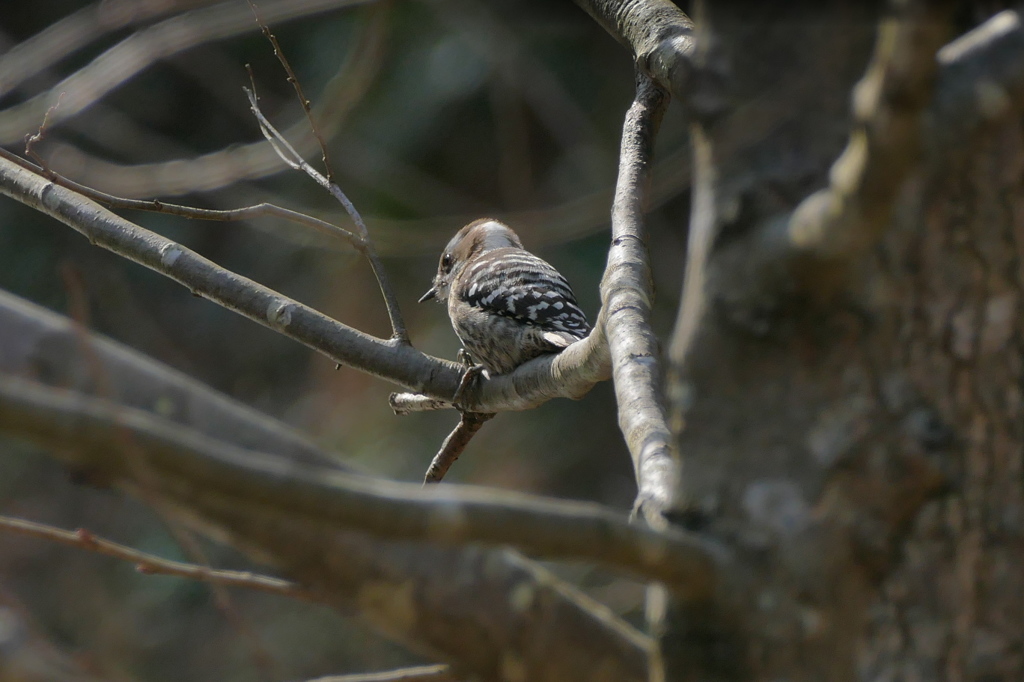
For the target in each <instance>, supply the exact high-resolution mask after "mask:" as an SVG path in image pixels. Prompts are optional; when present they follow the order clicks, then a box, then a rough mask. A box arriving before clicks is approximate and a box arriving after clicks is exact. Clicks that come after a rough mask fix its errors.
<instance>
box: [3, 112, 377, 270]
mask: <svg viewBox="0 0 1024 682" xmlns="http://www.w3.org/2000/svg"><path fill="white" fill-rule="evenodd" d="M40 130H41V131H42V128H41V129H40ZM33 137H36V136H33ZM0 156H2V157H3V158H5V159H7V160H8V161H11V162H13V163H16V164H18V165H19V166H21V167H22V168H25V169H27V170H30V171H33V172H35V173H39V174H40V175H42V176H44V177H46V178H47V179H49V180H50V181H52V182H54V183H56V184H58V185H60V186H61V187H67V188H68V189H70V190H73V191H75V192H78V193H79V194H81V195H82V196H84V197H88V198H89V199H92V200H93V201H95V202H97V203H100V204H103V205H104V206H110V207H111V208H120V209H127V210H134V211H150V212H153V213H167V214H169V215H176V216H181V217H182V218H192V219H195V220H212V221H216V222H234V221H240V220H252V219H253V218H280V219H281V220H287V221H289V222H293V223H296V224H299V225H306V226H307V227H312V228H314V229H316V230H319V231H320V232H323V233H324V234H327V235H330V236H332V237H340V238H341V239H344V240H345V241H347V242H348V243H349V244H351V245H352V246H354V247H355V248H356V249H358V250H359V251H362V250H363V248H364V247H365V241H364V240H363V238H362V237H360V236H358V235H356V234H353V233H352V232H349V231H348V230H346V229H344V228H342V227H338V226H337V225H332V224H331V223H329V222H327V221H325V220H320V219H319V218H314V217H313V216H309V215H306V214H305V213H299V212H298V211H293V210H291V209H287V208H282V207H281V206H277V205H275V204H267V203H263V204H255V205H253V206H244V207H242V208H235V209H227V210H212V209H206V208H196V207H194V206H182V205H180V204H168V203H165V202H163V201H160V200H158V199H151V200H148V201H144V200H140V199H125V198H122V197H116V196H114V195H112V194H107V193H106V192H100V191H98V190H95V189H92V188H90V187H86V186H85V185H82V184H79V183H77V182H75V181H74V180H70V179H68V178H65V177H64V176H63V175H60V174H59V173H57V172H55V171H53V170H51V169H49V168H44V167H41V166H38V165H36V164H33V163H30V162H28V161H25V160H24V159H22V158H20V157H19V156H17V155H15V154H12V153H10V152H9V151H7V150H6V149H3V148H0Z"/></svg>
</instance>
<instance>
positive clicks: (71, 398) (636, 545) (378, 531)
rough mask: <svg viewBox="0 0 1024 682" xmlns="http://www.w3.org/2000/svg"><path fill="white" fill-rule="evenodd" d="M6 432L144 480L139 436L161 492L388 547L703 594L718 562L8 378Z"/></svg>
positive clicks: (700, 553)
mask: <svg viewBox="0 0 1024 682" xmlns="http://www.w3.org/2000/svg"><path fill="white" fill-rule="evenodd" d="M0 429H3V431H5V432H6V433H9V434H11V435H15V436H19V437H22V438H27V439H29V440H32V441H34V442H37V443H40V444H42V445H45V446H47V447H50V448H56V449H59V450H60V451H61V453H64V452H67V453H69V454H67V455H66V456H67V457H68V458H69V459H70V461H71V462H72V463H75V464H79V465H82V466H85V467H87V468H88V469H90V470H93V469H94V470H96V471H97V472H98V473H99V474H100V475H101V476H113V477H115V478H130V479H134V478H135V477H136V471H135V469H134V467H132V466H131V465H130V463H129V462H125V458H124V457H122V456H121V455H120V454H119V450H120V447H119V442H120V441H119V437H118V433H128V434H130V435H131V437H132V440H133V442H135V443H137V444H138V447H139V448H140V450H141V451H143V452H145V453H146V465H147V468H148V469H150V470H152V471H153V472H155V474H154V475H153V476H150V475H149V472H148V471H147V479H148V478H153V479H155V480H154V481H153V484H154V485H160V483H161V481H160V477H187V478H188V479H189V482H190V484H191V485H198V486H201V487H202V488H203V489H204V490H211V491H217V492H219V493H221V494H223V495H226V496H229V497H237V498H240V499H259V500H260V501H261V503H262V504H263V506H264V507H265V508H267V509H274V510H276V511H278V512H280V513H287V514H290V515H294V516H299V517H302V518H306V519H310V520H316V521H317V522H319V523H324V524H331V525H334V526H336V527H338V528H343V529H358V530H362V531H367V532H370V533H373V534H374V535H377V536H379V537H382V538H387V539H396V540H397V539H401V540H416V541H423V542H435V543H445V544H462V543H467V542H482V543H488V544H507V545H511V546H516V547H519V548H521V549H524V550H526V551H528V552H531V553H533V554H537V555H540V556H545V557H547V558H552V559H553V558H562V559H586V560H595V561H599V562H602V563H606V564H608V565H611V566H615V567H618V568H620V569H625V570H627V571H632V572H635V573H638V574H640V575H646V576H648V577H653V578H657V579H659V580H663V581H666V582H670V583H673V584H674V585H678V586H679V589H680V590H681V591H683V592H689V591H691V590H692V591H694V592H696V593H703V592H706V590H707V589H708V588H707V585H708V583H709V581H710V575H711V574H712V573H713V571H714V569H715V564H716V563H717V562H718V558H717V556H716V555H715V553H714V550H713V549H711V548H710V547H705V546H704V545H703V544H701V543H700V542H699V541H697V540H696V539H694V538H692V537H689V536H687V535H684V534H682V533H659V532H656V531H653V530H650V529H648V528H646V527H644V526H634V525H631V524H629V523H628V522H627V520H626V519H625V518H624V517H622V516H620V515H619V514H617V513H614V512H612V511H610V510H607V509H605V508H602V507H601V506H599V505H594V504H585V503H576V502H563V501H559V500H553V499H544V498H537V497H532V496H528V495H518V494H512V493H503V492H499V491H496V490H487V489H474V488H469V487H464V486H459V487H448V486H445V487H443V488H440V489H439V488H435V487H432V488H430V489H426V490H425V489H423V488H421V487H420V486H418V485H415V484H407V483H393V482H390V481H384V480H378V479H373V478H369V477H365V476H351V475H348V474H345V473H342V472H339V471H336V470H335V471H330V470H324V469H320V468H313V467H308V466H303V465H299V464H297V463H289V462H287V461H285V460H282V459H280V458H278V457H274V456H273V455H268V454H266V453H262V452H258V451H253V450H245V449H242V448H238V447H235V446H232V445H229V444H226V443H221V442H219V441H216V440H213V439H211V438H209V437H207V436H203V435H202V434H199V433H196V432H191V431H189V430H188V429H185V428H183V427H181V426H178V425H171V424H169V423H167V422H165V421H164V420H162V419H160V418H159V417H156V416H154V415H151V414H148V413H146V412H142V411H140V410H135V409H132V408H126V407H123V406H120V405H116V404H112V403H110V402H109V401H106V400H100V399H96V398H89V397H86V396H83V395H81V394H78V393H75V392H69V391H63V390H60V389H53V388H47V387H45V386H43V385H41V384H38V383H36V382H27V381H24V380H21V379H14V378H10V377H4V376H0ZM60 456H65V455H63V454H61V455H60ZM143 483H144V484H145V485H146V487H147V488H148V487H149V483H150V482H149V481H144V482H143ZM164 485H166V484H164ZM157 492H159V491H157ZM165 494H166V493H165Z"/></svg>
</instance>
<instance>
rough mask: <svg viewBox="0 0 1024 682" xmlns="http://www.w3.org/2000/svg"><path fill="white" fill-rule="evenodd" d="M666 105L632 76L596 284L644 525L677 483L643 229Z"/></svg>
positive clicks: (641, 78) (669, 499)
mask: <svg viewBox="0 0 1024 682" xmlns="http://www.w3.org/2000/svg"><path fill="white" fill-rule="evenodd" d="M667 105H668V95H667V93H666V92H665V91H664V90H662V89H661V88H660V87H658V86H657V85H655V84H654V83H653V82H652V81H651V79H650V78H648V77H647V76H646V75H644V74H643V73H641V72H639V71H638V72H637V93H636V99H635V100H634V101H633V105H632V106H631V107H630V108H629V111H628V112H627V113H626V120H625V123H624V124H623V130H622V148H621V151H620V154H619V179H618V183H617V186H616V191H615V202H614V204H613V206H612V246H611V249H610V250H609V252H608V265H607V267H606V269H605V275H604V278H603V279H602V282H601V298H602V302H603V307H602V311H601V312H602V320H603V322H604V328H605V333H606V334H607V336H608V346H609V350H610V353H611V359H612V367H613V376H614V381H615V396H616V399H617V402H618V406H619V427H620V428H621V429H622V433H623V435H624V436H625V438H626V444H627V445H628V446H629V452H630V454H631V455H632V457H633V468H634V470H635V473H636V480H637V488H638V489H639V492H638V495H637V501H636V507H635V508H636V509H637V510H639V511H642V512H643V513H644V514H645V516H646V517H647V518H648V519H649V520H654V519H657V518H659V517H660V516H661V515H662V514H663V513H664V512H666V511H667V510H668V509H669V508H670V507H671V506H672V503H673V500H674V498H675V491H676V487H677V484H678V478H679V461H678V457H677V455H676V452H675V446H674V444H673V439H672V433H671V431H670V430H669V428H668V423H667V421H666V415H665V407H664V405H663V402H662V398H663V396H662V395H661V386H662V376H661V373H662V369H661V363H660V360H659V355H660V351H659V350H658V338H657V336H655V334H654V331H653V330H652V329H651V303H652V301H653V299H654V287H653V285H652V283H651V272H650V258H649V254H648V252H647V230H646V227H645V225H644V212H645V211H646V203H647V190H648V188H649V185H650V170H651V156H652V154H653V152H654V138H655V136H656V135H657V130H658V126H659V124H660V123H661V118H662V116H663V114H664V112H665V108H666V107H667Z"/></svg>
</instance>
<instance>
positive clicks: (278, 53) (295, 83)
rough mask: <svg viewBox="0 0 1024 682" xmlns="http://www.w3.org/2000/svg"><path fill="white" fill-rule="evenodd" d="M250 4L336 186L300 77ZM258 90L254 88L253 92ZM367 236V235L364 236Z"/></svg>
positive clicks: (249, 1) (254, 7)
mask: <svg viewBox="0 0 1024 682" xmlns="http://www.w3.org/2000/svg"><path fill="white" fill-rule="evenodd" d="M246 2H247V3H249V9H251V10H252V13H253V16H254V17H256V24H257V25H258V26H259V27H260V31H262V32H263V37H264V38H266V39H267V41H269V42H270V46H271V47H272V48H273V49H274V56H275V57H277V61H278V62H280V64H281V66H282V68H284V72H285V74H286V75H287V77H288V82H289V83H291V84H292V87H293V88H295V95H296V96H297V97H298V98H299V105H300V106H301V107H302V111H303V112H304V113H305V114H306V121H307V122H308V123H309V129H310V130H311V131H312V133H313V137H315V138H316V142H317V144H318V145H319V146H320V157H321V159H322V160H323V163H324V170H325V171H326V172H327V181H328V182H329V183H331V184H334V169H333V168H332V167H331V160H330V157H329V156H328V154H327V142H326V141H325V140H324V136H323V135H322V134H321V133H320V127H319V126H318V125H317V124H316V119H315V118H314V117H313V110H312V108H311V107H310V105H309V100H308V99H307V98H306V93H304V92H303V91H302V83H301V82H300V81H299V77H298V76H296V75H295V70H294V69H292V65H291V63H289V61H288V57H287V56H286V55H285V53H284V50H282V49H281V45H280V43H278V42H277V36H276V35H274V34H273V33H272V32H271V30H270V26H268V25H267V22H265V21H264V20H263V17H262V16H261V15H260V11H259V9H258V8H257V7H256V3H254V2H253V1H252V0H246ZM255 90H256V88H255V86H254V87H253V92H255ZM363 236H364V237H365V236H366V235H365V234H364V235H363Z"/></svg>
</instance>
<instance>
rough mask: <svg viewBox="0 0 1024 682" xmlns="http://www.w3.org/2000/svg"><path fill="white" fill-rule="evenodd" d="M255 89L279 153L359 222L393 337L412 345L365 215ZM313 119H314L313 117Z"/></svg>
mask: <svg viewBox="0 0 1024 682" xmlns="http://www.w3.org/2000/svg"><path fill="white" fill-rule="evenodd" d="M252 87H253V89H252V90H246V91H245V92H246V95H247V96H248V97H249V104H250V107H251V108H252V113H253V115H254V116H255V117H256V120H257V121H258V122H259V124H260V130H261V131H262V132H263V136H264V137H266V138H267V141H268V142H270V144H271V145H272V146H273V147H274V150H275V151H276V152H277V154H278V156H280V157H281V160H282V161H284V162H285V163H286V164H288V165H289V166H291V167H292V168H294V169H296V170H301V171H302V172H304V173H305V174H306V175H308V176H309V177H310V178H312V179H313V180H314V181H315V182H316V183H317V184H319V185H320V186H321V187H323V188H324V189H326V190H327V191H328V192H330V194H331V196H332V197H334V198H335V199H336V200H337V201H338V203H340V204H341V205H342V206H343V207H344V208H345V211H346V212H347V213H348V215H349V217H351V218H352V222H354V223H355V225H356V228H357V230H358V232H359V235H360V236H361V237H362V239H363V242H364V244H365V246H364V248H363V252H364V253H365V254H366V259H367V260H368V261H370V268H371V269H372V270H373V274H374V276H376V278H377V284H378V285H379V286H380V291H381V294H382V295H383V297H384V304H385V306H386V307H387V310H388V318H389V319H390V320H391V338H392V339H393V340H394V341H397V342H398V343H401V344H402V345H409V332H408V331H407V330H406V328H405V322H404V321H403V320H402V312H401V310H400V308H399V305H398V297H397V296H396V295H395V291H394V289H392V287H391V282H390V280H389V279H388V276H387V272H386V271H385V269H384V264H383V263H382V262H381V260H380V256H378V255H377V251H376V249H374V247H373V242H372V241H371V240H370V232H369V230H367V229H366V223H364V222H363V218H362V216H361V215H359V211H357V210H356V207H355V205H354V204H353V203H352V202H351V201H350V200H349V198H348V196H346V195H345V193H344V192H343V191H342V190H341V188H340V187H338V185H337V184H335V183H334V182H333V181H331V179H330V178H329V177H325V176H324V175H323V174H321V173H320V172H318V171H317V170H316V169H315V168H313V167H312V166H310V165H309V164H308V163H307V162H306V160H305V159H303V158H302V155H301V154H299V153H298V152H297V151H296V150H295V148H294V147H293V146H292V145H291V144H290V143H289V142H288V140H286V139H285V138H284V136H283V135H281V133H280V132H278V130H277V129H276V128H275V127H274V126H273V124H272V123H271V122H270V121H268V120H267V118H266V116H264V115H263V112H262V111H260V107H259V102H258V101H257V98H256V90H255V87H256V84H255V82H253V84H252ZM310 120H312V118H311V119H310ZM323 155H324V160H325V163H326V159H327V152H326V150H325V151H324V152H323Z"/></svg>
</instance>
